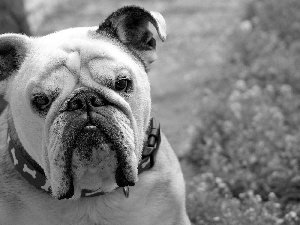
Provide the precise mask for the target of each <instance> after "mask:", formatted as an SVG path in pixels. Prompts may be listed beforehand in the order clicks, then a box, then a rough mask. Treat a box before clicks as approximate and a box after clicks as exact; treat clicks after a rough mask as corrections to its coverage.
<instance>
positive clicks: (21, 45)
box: [0, 34, 29, 94]
mask: <svg viewBox="0 0 300 225" xmlns="http://www.w3.org/2000/svg"><path fill="white" fill-rule="evenodd" d="M28 42H29V38H28V37H27V36H25V35H21V34H3V35H0V94H3V93H4V92H5V91H6V87H7V80H8V79H9V78H10V77H11V76H12V75H13V74H15V72H16V71H18V69H19V68H20V65H21V64H22V62H23V61H24V58H25V56H26V54H27V52H28Z"/></svg>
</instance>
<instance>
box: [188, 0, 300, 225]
mask: <svg viewBox="0 0 300 225" xmlns="http://www.w3.org/2000/svg"><path fill="white" fill-rule="evenodd" d="M299 15H300V1H298V0H287V1H282V0H255V1H252V2H251V3H250V4H249V5H248V6H247V11H246V16H245V18H246V19H247V20H248V21H246V23H248V25H249V26H247V29H244V27H239V28H237V29H236V30H235V31H234V32H233V33H232V34H231V36H230V37H229V38H228V40H230V41H229V42H230V43H229V44H230V48H229V49H228V55H229V57H228V60H227V62H226V64H225V65H224V74H222V77H219V78H214V79H212V80H209V81H208V82H207V83H205V84H204V86H203V87H201V90H202V93H203V94H202V97H201V99H200V103H199V104H200V110H199V118H200V124H199V126H198V127H197V131H196V132H195V136H194V138H193V141H192V145H191V146H192V147H191V153H190V154H189V156H188V157H189V160H190V161H191V162H193V164H194V165H196V166H197V167H198V168H199V172H200V173H203V172H210V173H212V174H214V175H215V176H217V177H220V178H221V179H222V180H223V181H224V183H225V184H226V185H227V186H228V192H229V193H230V194H232V197H228V196H227V197H222V196H220V195H218V194H217V192H216V191H215V189H214V188H208V189H206V190H205V191H202V190H201V188H200V189H199V188H198V187H197V185H200V186H201V185H202V186H203V184H202V183H203V182H202V181H198V183H197V182H196V183H195V182H194V183H193V184H192V187H194V189H193V188H189V197H188V200H189V203H188V209H189V213H190V216H191V217H192V218H194V222H195V223H196V224H293V223H292V222H291V221H287V220H288V219H287V218H289V216H287V215H290V214H291V215H293V216H294V217H295V218H296V217H297V213H298V212H300V207H299V204H298V201H299V200H300V173H299V172H300V35H299V34H300V33H299V32H300V16H299ZM196 179H200V180H201V179H202V178H201V177H200V178H196ZM199 182H200V183H199ZM243 193H247V194H246V195H247V196H248V197H247V200H245V199H243V198H241V196H242V195H243ZM249 193H252V194H251V195H249ZM253 193H254V194H253ZM270 193H274V195H276V196H278V201H277V203H276V204H275V203H274V202H272V201H270V199H269V196H270ZM255 195H259V196H261V197H262V200H263V201H262V202H261V201H257V200H255V197H253V196H255ZM191 196H192V197H191ZM278 204H279V205H280V207H279V208H278V207H277V208H276V207H275V206H276V205H278ZM223 205H225V206H226V207H225V206H223ZM222 207H224V208H225V209H226V210H227V209H228V208H230V210H231V211H232V215H231V217H229V219H228V220H227V219H226V218H227V217H226V216H224V215H225V214H226V213H225V212H223V211H222ZM270 207H271V208H270ZM191 208H192V209H196V208H197V210H196V211H197V212H196V211H193V210H191ZM250 209H251V210H250ZM249 210H250V211H251V212H249ZM291 210H294V211H291ZM289 211H290V212H289ZM246 212H248V213H249V215H251V216H249V217H248V216H247V215H248V214H247V213H246ZM209 213H211V214H209ZM224 213H225V214H224ZM266 213H267V214H266ZM246 214H247V215H246ZM195 215H198V217H197V216H195ZM207 215H209V216H208V217H209V218H210V219H211V218H217V217H218V218H220V221H219V222H216V221H215V222H214V223H213V222H209V220H206V219H205V218H207ZM284 215H285V216H284ZM291 215H290V216H291ZM197 218H198V219H197ZM251 218H252V219H253V220H251ZM251 221H252V222H251ZM254 221H255V222H254Z"/></svg>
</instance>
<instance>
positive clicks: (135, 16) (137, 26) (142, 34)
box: [98, 6, 167, 67]
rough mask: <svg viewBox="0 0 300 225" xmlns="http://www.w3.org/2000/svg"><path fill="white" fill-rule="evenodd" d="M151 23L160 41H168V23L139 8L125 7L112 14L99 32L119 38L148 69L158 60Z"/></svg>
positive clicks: (156, 13)
mask: <svg viewBox="0 0 300 225" xmlns="http://www.w3.org/2000/svg"><path fill="white" fill-rule="evenodd" d="M149 22H150V23H152V24H153V26H154V27H155V29H156V31H157V33H158V35H159V37H160V39H161V40H162V41H165V40H166V37H167V35H166V23H165V20H164V18H163V17H162V15H161V14H160V13H158V12H152V11H151V12H149V11H146V10H145V9H143V8H140V7H138V6H125V7H123V8H120V9H119V10H117V11H115V12H114V13H112V14H111V15H110V16H109V17H108V18H107V19H106V20H105V21H104V22H103V23H102V24H100V26H99V29H98V32H101V31H105V32H107V33H108V34H109V35H113V36H114V37H116V38H118V39H119V40H120V41H121V42H122V43H123V44H125V45H126V46H127V47H128V48H130V50H132V51H134V52H135V53H137V54H138V55H139V57H140V58H141V59H142V60H143V61H144V63H145V64H146V67H148V66H149V64H150V63H152V62H153V61H155V60H156V58H157V55H156V51H155V50H156V41H155V39H154V38H153V34H152V33H151V31H150V30H149Z"/></svg>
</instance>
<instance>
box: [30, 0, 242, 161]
mask: <svg viewBox="0 0 300 225" xmlns="http://www.w3.org/2000/svg"><path fill="white" fill-rule="evenodd" d="M40 2H42V4H38V3H40ZM242 2H244V0H243V1H239V0H186V1H180V0H161V1H159V0H151V1H150V0H143V1H138V0H130V1H117V0H101V1H100V0H63V1H39V0H27V7H28V8H29V14H30V15H29V16H30V17H29V22H30V23H31V25H32V29H33V32H34V34H35V35H44V34H47V33H50V32H53V31H55V30H61V29H65V28H68V27H75V26H96V25H98V24H99V23H100V22H101V21H103V19H105V17H106V16H108V15H109V14H110V13H111V12H112V11H114V10H116V9H117V8H118V7H121V6H123V5H132V4H134V5H139V6H142V7H144V8H146V9H147V10H151V11H158V12H160V13H161V14H162V15H163V16H164V18H165V19H166V22H167V29H168V38H167V41H166V42H165V43H161V42H159V41H158V56H159V60H158V61H157V62H155V63H154V64H153V68H152V70H151V72H150V74H149V78H150V80H151V85H152V100H153V115H154V116H155V117H157V118H158V119H159V121H160V122H161V125H162V129H163V131H164V132H165V134H166V136H167V137H168V139H169V141H170V143H171V145H172V146H173V148H174V149H175V151H176V153H177V154H178V155H179V156H180V155H182V154H184V153H185V152H186V150H187V149H188V144H189V140H190V136H191V134H192V130H193V126H194V125H195V124H196V123H197V117H196V112H197V108H198V107H201V106H199V105H198V103H197V98H198V93H199V89H198V86H199V84H200V83H201V82H203V80H204V79H207V78H209V77H210V76H216V75H222V71H221V64H222V59H223V57H222V52H223V49H224V46H226V42H225V41H224V39H225V37H226V34H227V33H228V32H229V31H230V29H231V28H232V27H233V26H234V25H235V24H237V23H238V21H239V15H240V14H241V11H240V4H241V3H242ZM36 5H39V6H40V7H37V6H36ZM35 8H36V9H37V10H34V9H35ZM45 15H46V16H45Z"/></svg>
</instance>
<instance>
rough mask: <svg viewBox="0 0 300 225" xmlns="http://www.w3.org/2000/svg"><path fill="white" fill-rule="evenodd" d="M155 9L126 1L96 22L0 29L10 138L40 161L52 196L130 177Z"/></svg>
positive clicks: (142, 116) (145, 114) (145, 111)
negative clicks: (45, 30)
mask: <svg viewBox="0 0 300 225" xmlns="http://www.w3.org/2000/svg"><path fill="white" fill-rule="evenodd" d="M149 22H150V23H152V24H153V25H154V27H155V28H156V30H157V32H158V34H159V36H160V38H161V39H162V40H165V36H166V34H165V22H164V19H163V18H162V16H161V15H160V14H159V13H156V12H147V11H145V10H143V9H141V8H138V7H134V6H130V7H124V8H121V9H119V10H118V11H116V12H114V13H113V14H112V15H110V16H109V17H108V18H107V19H106V20H105V21H104V22H103V23H102V24H101V25H100V26H99V27H90V28H74V29H69V30H64V31H60V32H57V33H54V34H50V35H48V36H45V37H40V38H28V37H26V36H23V35H15V34H8V35H2V36H0V81H1V86H0V88H1V89H0V90H1V91H2V93H3V94H4V95H5V98H6V100H7V102H8V112H9V118H10V119H9V126H10V131H11V136H12V139H14V140H15V141H17V142H19V143H20V144H21V145H22V146H23V148H24V149H25V150H26V151H27V153H28V154H29V155H30V156H31V157H32V158H33V159H34V160H35V161H36V162H37V163H38V164H39V165H40V166H41V167H42V168H43V170H44V172H45V174H46V177H47V179H48V180H49V182H50V186H51V189H52V194H53V196H54V197H57V198H60V199H61V198H73V199H76V198H78V197H80V193H81V190H83V189H87V190H93V191H96V190H100V191H104V192H110V191H112V190H114V189H115V188H116V187H118V186H121V187H124V186H127V185H134V183H135V182H137V179H138V177H137V173H138V171H137V167H138V162H139V159H140V157H141V152H142V149H143V143H144V139H145V133H146V131H147V128H148V122H149V117H150V109H151V100H150V86H149V82H148V78H147V71H148V67H149V65H150V63H151V62H153V61H154V60H155V59H156V53H155V40H154V39H153V37H152V33H151V32H150V31H149V29H148V25H149Z"/></svg>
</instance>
